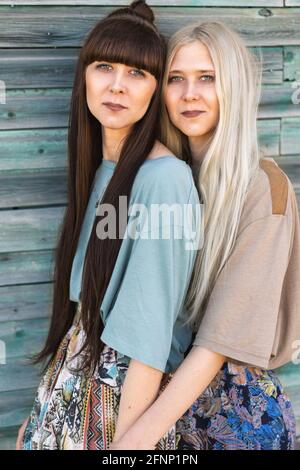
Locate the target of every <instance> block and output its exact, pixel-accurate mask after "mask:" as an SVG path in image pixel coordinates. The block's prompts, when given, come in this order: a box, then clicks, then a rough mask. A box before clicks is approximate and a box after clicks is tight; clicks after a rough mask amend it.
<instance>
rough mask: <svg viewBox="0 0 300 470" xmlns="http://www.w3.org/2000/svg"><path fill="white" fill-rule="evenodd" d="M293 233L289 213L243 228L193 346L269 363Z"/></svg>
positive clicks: (258, 363) (249, 361)
mask: <svg viewBox="0 0 300 470" xmlns="http://www.w3.org/2000/svg"><path fill="white" fill-rule="evenodd" d="M291 237H292V223H291V220H290V218H289V217H288V216H287V215H274V214H272V215H268V216H266V217H263V218H261V219H259V220H256V221H254V222H252V223H250V224H249V225H248V226H246V227H245V228H244V229H243V230H242V231H241V233H240V234H239V235H238V237H237V240H236V243H235V247H234V249H233V251H232V253H231V255H230V257H229V259H228V261H227V263H226V265H225V266H224V268H223V269H222V271H221V273H220V275H219V278H218V280H217V282H216V284H215V286H214V288H213V290H212V294H211V296H210V299H209V301H208V304H207V308H206V310H205V312H204V315H203V318H202V320H201V323H200V326H199V330H198V332H197V334H196V337H195V339H194V343H193V344H194V345H198V346H203V347H206V348H207V349H210V350H212V351H215V352H218V353H220V354H223V355H224V356H226V357H227V358H229V359H231V360H236V361H238V362H242V363H246V364H252V365H254V366H258V367H262V368H267V367H268V363H269V359H270V356H271V354H272V346H273V342H274V338H275V333H276V325H277V321H278V312H279V308H280V300H281V292H282V288H283V283H284V278H285V274H286V270H287V266H288V263H289V256H290V246H291Z"/></svg>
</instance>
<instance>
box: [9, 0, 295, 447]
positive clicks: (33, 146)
mask: <svg viewBox="0 0 300 470" xmlns="http://www.w3.org/2000/svg"><path fill="white" fill-rule="evenodd" d="M128 3H129V1H126V0H118V1H112V0H77V1H72V0H51V1H47V0H44V1H34V0H27V1H26V0H24V1H23V0H20V1H13V0H9V1H4V0H0V80H1V82H0V84H1V85H2V87H1V89H0V91H2V96H3V92H5V96H6V100H5V103H3V100H2V101H0V139H1V144H0V196H1V197H0V299H1V300H0V340H1V341H4V342H5V344H6V364H0V449H5V448H12V447H13V446H14V442H15V438H16V430H17V429H18V427H19V425H20V424H21V422H22V421H23V419H24V418H25V416H26V415H27V414H28V412H29V410H30V408H31V406H32V400H33V396H34V393H35V390H36V386H37V384H38V380H39V377H38V375H37V372H38V368H37V367H31V366H27V365H24V357H25V355H26V354H28V353H32V352H34V351H37V350H38V348H39V347H40V346H41V345H42V343H43V340H44V338H45V335H46V332H47V328H48V325H49V312H50V303H51V294H52V270H53V251H54V249H55V246H56V241H57V240H56V237H57V229H58V225H59V223H60V221H61V217H62V214H63V211H64V208H65V204H66V127H67V115H68V106H69V99H70V93H71V86H72V80H73V73H74V65H75V61H76V57H77V54H78V51H79V48H80V45H81V44H82V41H83V38H84V36H85V34H86V33H87V32H88V30H90V28H91V27H92V26H93V25H94V24H95V23H96V21H97V20H98V19H99V18H101V17H102V16H103V15H105V14H106V13H108V12H109V11H110V10H111V8H112V7H116V6H119V5H127V4H128ZM149 4H150V5H152V6H154V9H155V13H156V15H157V22H158V25H159V27H160V28H161V30H162V32H164V33H165V34H166V35H167V36H169V35H170V34H171V33H173V32H174V31H175V30H176V29H178V28H179V27H181V26H183V25H185V24H188V23H190V22H191V21H195V20H197V19H199V20H206V19H219V20H221V21H224V22H225V23H226V24H228V25H230V26H232V27H234V28H236V29H237V30H238V31H239V32H240V33H241V34H242V36H243V37H244V38H245V40H246V42H247V44H248V45H249V47H252V48H257V47H259V48H261V51H262V54H263V60H264V75H263V95H262V100H261V106H260V119H259V123H258V126H259V133H260V139H261V144H262V146H263V147H264V149H265V152H266V155H268V156H272V157H274V158H275V159H276V160H277V161H278V163H279V164H280V166H281V167H282V168H283V169H284V170H285V171H286V172H287V173H288V174H289V176H290V178H291V179H292V181H293V184H294V187H295V189H296V191H297V194H298V200H299V202H300V196H299V195H300V150H299V146H300V104H299V103H300V1H299V0H285V2H284V1H283V0H269V1H268V0H252V1H250V0H203V1H197V0H177V1H171V0H152V1H150V0H149ZM293 94H294V103H293V101H292V95H293ZM0 96H1V95H0ZM297 103H298V104H297ZM0 359H1V358H0ZM280 376H281V379H282V381H283V383H284V384H285V386H286V389H287V391H288V393H289V395H290V397H291V399H292V402H293V405H294V409H295V412H296V414H297V419H298V434H299V436H300V366H299V365H298V366H296V365H294V364H292V363H290V364H288V365H287V366H285V367H283V368H282V369H281V370H280Z"/></svg>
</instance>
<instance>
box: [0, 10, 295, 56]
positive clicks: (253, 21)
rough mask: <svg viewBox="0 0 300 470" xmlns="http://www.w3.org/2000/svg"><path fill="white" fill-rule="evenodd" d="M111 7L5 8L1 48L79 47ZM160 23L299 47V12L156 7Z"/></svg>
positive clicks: (170, 28) (165, 27)
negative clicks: (210, 27)
mask: <svg viewBox="0 0 300 470" xmlns="http://www.w3.org/2000/svg"><path fill="white" fill-rule="evenodd" d="M110 11H111V8H108V7H101V6H94V7H93V6H87V7H80V6H78V7H76V6H75V7H72V8H69V7H67V6H65V7H59V6H53V7H47V6H45V7H43V8H40V7H37V6H36V7H35V6H27V7H26V6H19V7H15V8H10V7H8V6H2V7H0V22H1V23H2V24H3V25H4V26H3V28H2V29H1V31H0V47H8V48H14V47H33V48H35V47H52V46H57V47H78V46H80V45H81V44H82V41H83V38H84V37H85V35H86V34H87V32H88V31H89V30H90V29H91V28H92V27H93V26H94V25H95V23H96V22H97V21H98V20H99V19H100V18H101V17H103V16H105V15H106V14H107V13H109V12H110ZM154 11H155V13H156V15H157V25H158V27H159V28H160V30H161V31H162V32H163V33H164V34H166V36H170V35H171V34H173V33H174V32H175V31H176V30H178V29H179V28H180V27H182V26H185V25H187V24H190V23H191V22H195V21H207V20H221V21H223V22H224V23H226V24H228V25H229V26H231V27H233V28H236V29H237V30H238V31H239V32H240V33H241V35H242V36H243V37H244V38H245V40H246V42H247V43H248V44H249V45H257V44H259V45H261V46H283V45H295V44H300V10H299V9H298V8H288V9H285V8H276V7H275V8H271V9H266V8H261V9H259V8H225V9H224V8H214V7H212V8H201V7H185V8H184V15H183V14H182V8H181V7H155V8H154Z"/></svg>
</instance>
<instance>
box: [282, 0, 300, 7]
mask: <svg viewBox="0 0 300 470" xmlns="http://www.w3.org/2000/svg"><path fill="white" fill-rule="evenodd" d="M285 6H286V7H299V6H300V0H285Z"/></svg>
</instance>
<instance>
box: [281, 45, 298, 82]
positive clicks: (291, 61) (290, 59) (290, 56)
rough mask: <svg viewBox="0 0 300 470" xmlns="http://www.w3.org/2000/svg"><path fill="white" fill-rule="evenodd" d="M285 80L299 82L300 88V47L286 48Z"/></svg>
mask: <svg viewBox="0 0 300 470" xmlns="http://www.w3.org/2000/svg"><path fill="white" fill-rule="evenodd" d="M283 63H284V80H290V81H293V80H295V81H298V82H299V85H298V87H299V88H300V47H299V46H286V47H284V62H283Z"/></svg>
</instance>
